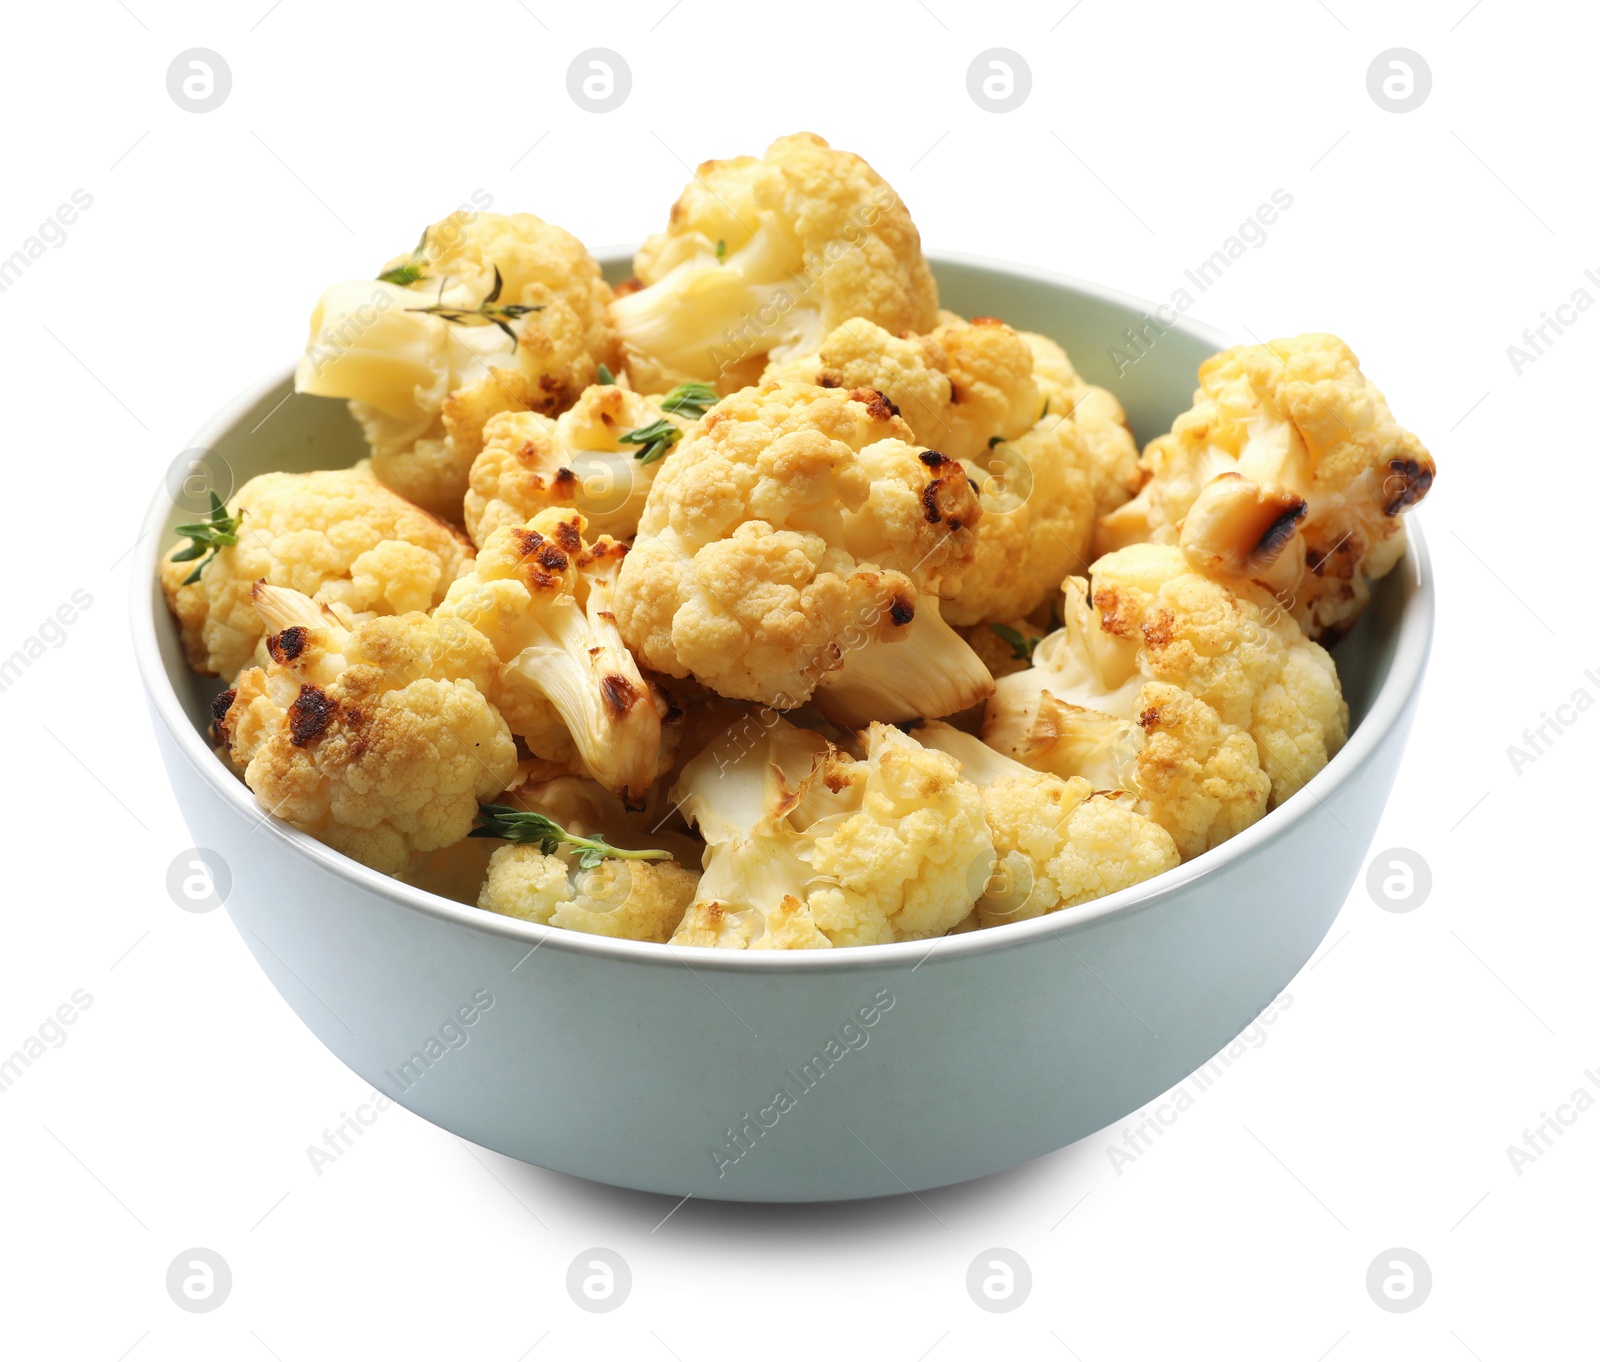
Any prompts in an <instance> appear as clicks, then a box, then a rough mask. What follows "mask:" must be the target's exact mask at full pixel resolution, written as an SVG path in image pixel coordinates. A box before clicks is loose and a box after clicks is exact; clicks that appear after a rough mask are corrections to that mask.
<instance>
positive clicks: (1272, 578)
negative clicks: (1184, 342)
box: [1099, 333, 1434, 645]
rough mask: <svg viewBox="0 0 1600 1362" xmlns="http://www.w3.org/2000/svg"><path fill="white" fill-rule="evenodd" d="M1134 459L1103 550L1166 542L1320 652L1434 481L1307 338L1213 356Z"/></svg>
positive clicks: (1335, 354)
mask: <svg viewBox="0 0 1600 1362" xmlns="http://www.w3.org/2000/svg"><path fill="white" fill-rule="evenodd" d="M1143 462H1144V467H1145V469H1146V472H1147V475H1148V481H1147V482H1146V483H1145V486H1144V488H1143V490H1142V491H1141V492H1140V493H1139V495H1138V496H1137V497H1136V498H1134V500H1132V501H1130V502H1128V503H1127V504H1126V505H1125V506H1123V507H1121V508H1120V509H1118V510H1116V511H1114V512H1112V513H1111V514H1110V515H1108V516H1106V518H1105V519H1104V520H1103V521H1102V522H1101V527H1100V534H1099V544H1100V546H1101V548H1102V549H1111V548H1116V547H1119V546H1121V545H1123V544H1128V543H1135V542H1142V541H1146V540H1148V541H1152V542H1154V543H1159V544H1177V545H1179V546H1181V547H1182V549H1183V551H1184V553H1185V554H1186V555H1187V556H1188V558H1189V560H1190V561H1191V562H1192V563H1193V564H1194V565H1195V566H1196V567H1198V568H1201V569H1203V570H1204V571H1207V572H1211V573H1215V574H1217V575H1220V576H1225V577H1228V578H1237V579H1242V580H1245V581H1251V582H1255V583H1258V584H1259V585H1261V586H1262V587H1264V588H1265V589H1266V590H1267V591H1269V592H1271V593H1272V594H1273V595H1274V596H1275V597H1276V598H1277V599H1278V600H1279V601H1280V602H1281V603H1282V605H1283V608H1284V609H1286V610H1287V611H1288V612H1289V613H1290V614H1291V615H1292V616H1293V617H1294V619H1295V620H1296V621H1297V622H1298V623H1299V625H1300V626H1301V628H1302V629H1304V630H1305V632H1306V633H1307V634H1308V635H1309V636H1310V637H1311V638H1313V639H1316V640H1318V641H1319V642H1324V643H1327V644H1329V645H1331V644H1332V643H1334V642H1335V641H1337V640H1338V639H1339V638H1340V637H1341V636H1342V635H1343V634H1345V633H1347V632H1348V631H1349V629H1350V628H1351V626H1352V625H1353V624H1354V623H1355V621H1356V619H1357V618H1359V616H1360V614H1361V611H1362V610H1363V609H1364V608H1365V607H1366V603H1367V601H1368V599H1369V598H1370V595H1371V591H1370V588H1369V586H1368V583H1369V582H1371V581H1374V580H1376V579H1377V578H1379V577H1382V576H1384V575H1385V574H1386V573H1388V572H1389V571H1390V569H1391V568H1393V567H1394V565H1395V563H1397V562H1398V561H1399V559H1400V557H1401V555H1402V554H1403V553H1404V552H1405V530H1404V526H1403V525H1402V523H1401V519H1400V517H1401V515H1402V514H1403V513H1404V512H1405V511H1407V510H1409V509H1410V508H1411V507H1412V506H1415V505H1416V504H1417V503H1418V502H1419V501H1421V500H1422V499H1423V497H1425V496H1426V495H1427V493H1428V489H1429V487H1431V486H1432V484H1433V477H1434V463H1433V458H1432V456H1431V455H1430V454H1429V453H1428V451H1427V450H1426V449H1424V448H1423V447H1422V443H1421V441H1419V440H1418V439H1417V437H1416V436H1415V435H1413V434H1412V433H1411V432H1410V431H1408V430H1405V429H1403V428H1402V427H1401V426H1400V424H1399V423H1398V422H1397V421H1396V420H1395V419H1394V417H1393V415H1392V414H1391V413H1390V411H1389V404H1388V403H1387V402H1386V401H1385V400H1384V397H1383V394H1382V393H1381V392H1379V391H1378V389H1377V388H1376V387H1374V386H1373V384H1372V382H1371V380H1370V379H1368V378H1367V376H1366V375H1365V374H1363V373H1362V372H1361V367H1360V363H1359V361H1358V360H1357V359H1356V357H1355V355H1354V354H1353V353H1352V352H1351V350H1350V348H1349V347H1348V346H1347V345H1345V343H1344V342H1343V341H1341V340H1340V339H1339V338H1338V337H1337V336H1330V335H1325V334H1316V333H1313V334H1308V335H1304V336H1294V337H1291V338H1290V339H1288V340H1277V341H1272V342H1270V343H1269V344H1267V345H1242V346H1238V347H1237V348H1235V349H1232V350H1227V351H1224V352H1223V353H1221V354H1219V355H1213V356H1212V357H1211V358H1210V359H1208V360H1207V361H1206V362H1205V363H1204V364H1202V365H1201V366H1200V387H1199V389H1198V390H1197V391H1196V393H1195V399H1194V406H1193V407H1191V408H1190V409H1189V410H1188V411H1187V412H1185V413H1184V414H1183V415H1182V416H1180V417H1179V418H1178V419H1177V420H1176V421H1175V422H1174V423H1173V427H1172V431H1171V433H1170V434H1167V435H1163V436H1161V437H1160V438H1159V439H1157V440H1153V441H1151V443H1150V446H1149V447H1148V448H1147V449H1146V450H1145V453H1144V460H1143Z"/></svg>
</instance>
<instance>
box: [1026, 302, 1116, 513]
mask: <svg viewBox="0 0 1600 1362" xmlns="http://www.w3.org/2000/svg"><path fill="white" fill-rule="evenodd" d="M1021 334H1022V339H1023V340H1024V341H1026V342H1027V344H1028V348H1029V349H1030V350H1032V351H1033V377H1034V381H1035V382H1036V383H1037V384H1038V385H1039V391H1040V392H1041V393H1042V394H1043V395H1044V398H1045V401H1046V402H1047V403H1048V404H1049V405H1048V406H1047V407H1046V408H1045V415H1047V416H1049V415H1056V416H1070V417H1071V418H1072V425H1073V429H1074V430H1075V431H1076V432H1077V435H1078V440H1079V443H1080V444H1081V445H1082V446H1083V450H1084V453H1085V454H1086V455H1087V456H1088V459H1089V469H1090V473H1091V475H1092V477H1093V480H1094V506H1095V514H1096V515H1105V514H1106V513H1107V512H1109V511H1113V510H1115V509H1116V508H1117V507H1118V506H1120V505H1122V503H1123V502H1125V501H1127V499H1128V498H1129V497H1131V496H1132V495H1133V494H1134V493H1135V492H1137V491H1138V490H1139V484H1140V482H1141V481H1142V476H1141V474H1140V472H1139V446H1138V445H1136V444H1135V443H1134V440H1133V432H1132V431H1131V430H1129V429H1128V417H1127V414H1126V413H1125V412H1124V411H1123V410H1122V403H1120V402H1118V401H1117V399H1116V397H1115V396H1113V395H1112V394H1111V393H1110V392H1108V391H1107V390H1106V389H1104V388H1097V387H1096V386H1095V385H1094V384H1092V383H1085V382H1084V381H1083V379H1082V377H1081V376H1080V375H1079V374H1078V371H1077V370H1076V369H1074V368H1073V367H1072V361H1071V360H1070V359H1068V358H1067V352H1066V351H1065V350H1063V349H1062V348H1061V347H1060V346H1059V345H1057V344H1056V343H1055V342H1054V341H1053V340H1051V339H1050V338H1049V337H1048V336H1041V335H1038V334H1037V333H1036V332H1032V331H1024V332H1022V333H1021Z"/></svg>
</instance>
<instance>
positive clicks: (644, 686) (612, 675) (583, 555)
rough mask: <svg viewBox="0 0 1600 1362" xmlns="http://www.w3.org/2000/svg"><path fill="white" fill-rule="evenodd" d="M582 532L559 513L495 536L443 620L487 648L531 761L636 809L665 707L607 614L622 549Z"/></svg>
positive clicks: (653, 767) (572, 517)
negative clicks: (467, 628) (562, 767)
mask: <svg viewBox="0 0 1600 1362" xmlns="http://www.w3.org/2000/svg"><path fill="white" fill-rule="evenodd" d="M583 534H584V519H583V517H582V516H581V515H580V514H578V512H577V511H572V510H557V509H554V508H552V509H550V510H546V511H541V512H540V513H539V514H538V515H536V516H535V517H534V518H533V519H532V520H530V521H529V522H528V523H527V524H526V525H525V526H518V527H517V528H515V529H502V530H496V531H495V532H494V533H493V534H491V535H490V536H489V538H488V540H487V541H486V542H485V544H484V546H483V552H482V553H480V554H479V555H478V560H477V563H476V565H475V567H474V569H473V571H472V572H470V573H468V574H467V575H466V576H465V577H462V578H461V579H460V580H459V581H458V582H456V583H455V585H454V586H452V587H451V588H450V593H449V595H447V596H446V597H445V600H444V603H443V604H442V605H441V606H440V607H439V609H438V611H437V612H436V617H437V618H438V619H439V620H440V621H441V622H443V621H445V620H452V619H453V620H459V621H462V622H464V623H465V624H468V625H471V626H472V627H473V628H474V629H476V630H477V631H478V632H479V633H480V634H482V635H483V637H484V638H486V639H487V640H488V642H489V644H490V645H492V647H493V649H494V652H495V655H496V656H497V657H498V659H499V663H500V665H499V667H498V669H497V670H496V671H495V672H494V674H493V679H492V680H491V681H490V682H489V684H488V695H489V697H490V698H491V699H492V700H493V701H494V702H495V704H496V705H497V706H498V707H499V709H500V711H501V713H503V714H504V715H505V718H506V721H507V722H508V723H509V724H510V725H511V731H512V732H513V733H515V734H516V735H517V736H518V737H519V738H521V739H522V740H523V741H524V742H526V743H527V745H528V747H529V749H530V750H531V751H532V752H533V754H534V755H535V756H537V757H543V758H545V759H546V760H547V761H551V762H555V763H561V764H570V766H571V767H572V768H573V769H574V770H575V772H576V773H579V774H583V775H587V776H590V777H592V778H593V779H594V780H597V781H598V782H599V783H600V784H601V785H603V786H605V788H606V789H608V790H612V791H614V792H615V793H617V794H620V795H621V796H622V797H623V798H624V799H626V800H628V801H629V802H632V803H638V802H640V801H642V800H643V798H644V796H645V794H646V792H647V791H648V790H649V788H650V785H651V782H652V781H654V780H655V778H656V776H657V774H658V773H659V763H660V761H661V718H662V715H663V713H665V711H666V703H665V701H664V700H663V699H662V698H661V696H660V695H659V693H658V692H657V691H656V690H655V688H654V687H653V686H651V685H650V683H649V682H648V681H646V680H645V679H644V677H643V676H642V675H640V672H639V667H638V664H637V663H635V662H634V660H633V655H632V654H631V653H630V652H629V651H628V649H627V647H626V646H625V645H624V644H623V641H622V637H621V635H620V634H619V633H618V632H617V626H616V620H615V617H614V616H613V614H612V610H613V603H612V598H613V594H614V588H615V584H616V578H617V568H618V566H619V565H620V564H621V563H622V561H623V555H624V554H626V553H627V551H628V549H627V545H625V544H619V543H617V542H616V541H615V540H612V539H607V538H605V537H604V536H601V537H600V538H598V539H596V540H595V541H594V542H593V543H585V542H584V537H583Z"/></svg>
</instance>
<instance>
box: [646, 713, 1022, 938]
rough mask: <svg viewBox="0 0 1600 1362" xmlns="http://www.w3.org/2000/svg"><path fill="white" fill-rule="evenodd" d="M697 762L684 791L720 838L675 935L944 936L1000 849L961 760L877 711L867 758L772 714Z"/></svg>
mask: <svg viewBox="0 0 1600 1362" xmlns="http://www.w3.org/2000/svg"><path fill="white" fill-rule="evenodd" d="M769 719H770V722H769V723H767V724H765V725H762V726H760V727H758V728H756V729H755V730H754V731H753V732H747V731H745V730H738V731H736V732H735V733H733V734H730V735H729V737H728V738H727V739H725V740H724V741H722V742H720V743H715V744H713V745H712V746H711V747H709V748H707V749H706V750H705V751H704V752H702V753H701V754H700V755H699V756H698V757H696V758H695V759H694V760H693V761H691V762H690V763H689V764H688V765H687V766H686V767H685V768H684V771H683V774H682V776H680V777H679V780H678V783H677V785H676V787H675V788H674V797H675V798H677V799H679V800H681V801H682V803H683V809H684V812H685V813H686V814H687V815H688V817H689V819H690V820H691V821H692V822H693V823H694V824H695V826H696V827H697V828H698V829H699V830H700V834H701V836H702V837H704V838H705V840H706V859H705V873H704V874H703V875H702V876H701V879H700V887H699V892H698V894H697V896H696V901H695V904H694V907H693V908H691V909H690V911H689V912H688V913H687V914H686V915H685V917H684V919H683V922H682V924H681V925H680V927H679V928H678V931H677V934H676V935H675V936H674V937H673V943H674V944H675V945H693V946H721V947H728V948H732V949H740V950H742V949H756V950H773V949H777V950H793V949H801V948H812V947H826V946H867V945H874V944H877V943H880V942H888V941H914V940H922V939H924V938H927V937H933V936H940V935H942V934H943V933H945V932H947V931H949V930H950V929H951V928H952V927H954V926H955V925H956V924H957V923H958V922H960V921H961V920H962V919H963V918H965V917H966V916H967V915H968V914H969V913H970V912H971V910H972V905H973V901H974V900H975V899H976V898H977V896H978V894H979V893H980V892H981V891H982V888H983V885H984V881H985V878H986V876H987V875H988V873H989V868H990V864H991V862H992V860H993V856H994V846H993V842H992V841H991V839H990V837H989V832H988V829H987V828H986V826H985V825H984V821H983V802H982V798H981V796H980V795H979V792H978V790H977V788H976V787H975V786H973V785H972V784H970V783H968V782H967V781H964V780H962V779H961V777H960V774H959V770H960V768H959V766H958V764H957V762H956V761H954V760H953V759H952V758H950V757H948V756H946V755H945V754H943V753H941V752H936V751H932V750H930V749H927V748H924V747H922V746H921V745H920V744H918V743H917V742H915V741H913V740H912V739H911V738H908V737H907V736H906V735H905V734H904V733H902V732H900V731H899V730H898V729H895V728H890V727H888V726H887V725H885V724H873V725H871V727H870V728H869V730H868V731H867V734H866V751H865V757H864V758H863V759H861V760H857V759H855V758H852V757H851V756H849V755H848V754H847V753H845V752H843V751H841V750H840V749H839V748H837V747H835V746H834V745H833V744H832V743H830V742H828V741H827V739H825V738H823V737H822V736H821V735H819V734H817V733H812V732H809V731H807V730H804V729H799V728H795V727H793V726H792V725H790V724H787V723H785V722H783V721H782V720H780V719H776V718H774V717H772V716H769Z"/></svg>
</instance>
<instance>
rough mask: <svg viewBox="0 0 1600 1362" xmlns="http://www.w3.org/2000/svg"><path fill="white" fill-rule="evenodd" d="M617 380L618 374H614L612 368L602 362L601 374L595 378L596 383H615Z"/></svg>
mask: <svg viewBox="0 0 1600 1362" xmlns="http://www.w3.org/2000/svg"><path fill="white" fill-rule="evenodd" d="M616 381H617V379H616V375H615V374H613V373H612V372H611V370H610V369H608V368H607V367H606V366H605V365H604V364H602V365H601V366H600V373H599V376H598V377H597V378H596V379H595V382H596V383H603V384H610V383H615V382H616Z"/></svg>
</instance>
